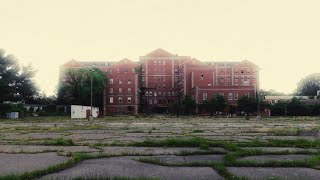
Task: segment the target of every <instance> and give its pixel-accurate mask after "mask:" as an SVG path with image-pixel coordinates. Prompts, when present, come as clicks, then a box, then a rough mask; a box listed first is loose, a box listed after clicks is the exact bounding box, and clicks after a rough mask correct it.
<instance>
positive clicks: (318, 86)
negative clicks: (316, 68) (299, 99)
mask: <svg viewBox="0 0 320 180" xmlns="http://www.w3.org/2000/svg"><path fill="white" fill-rule="evenodd" d="M318 90H320V73H314V74H310V75H308V76H307V77H305V78H303V79H301V80H300V81H299V83H298V87H297V90H296V94H297V95H300V96H316V95H317V91H318Z"/></svg>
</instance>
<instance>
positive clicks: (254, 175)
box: [228, 167, 320, 180]
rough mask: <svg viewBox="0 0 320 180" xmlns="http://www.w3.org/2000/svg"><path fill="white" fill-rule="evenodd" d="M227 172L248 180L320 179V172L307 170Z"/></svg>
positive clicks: (247, 168)
mask: <svg viewBox="0 0 320 180" xmlns="http://www.w3.org/2000/svg"><path fill="white" fill-rule="evenodd" d="M228 170H229V171H230V173H232V174H234V175H236V176H245V177H248V178H249V179H267V178H279V179H287V180H295V179H296V180H298V179H299V180H300V179H308V180H318V179H319V178H320V170H316V169H309V168H260V167H228Z"/></svg>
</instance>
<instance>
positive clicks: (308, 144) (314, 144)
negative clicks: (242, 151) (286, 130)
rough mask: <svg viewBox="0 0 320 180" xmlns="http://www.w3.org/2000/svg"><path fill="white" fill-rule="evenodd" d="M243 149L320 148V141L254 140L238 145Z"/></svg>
mask: <svg viewBox="0 0 320 180" xmlns="http://www.w3.org/2000/svg"><path fill="white" fill-rule="evenodd" d="M238 145H239V146H241V147H298V148H320V139H317V140H313V141H312V140H306V139H297V140H277V139H269V140H267V141H259V140H254V141H251V142H244V143H239V144H238Z"/></svg>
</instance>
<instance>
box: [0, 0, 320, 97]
mask: <svg viewBox="0 0 320 180" xmlns="http://www.w3.org/2000/svg"><path fill="white" fill-rule="evenodd" d="M0 22H1V27H0V48H3V49H4V50H5V51H6V53H8V54H13V55H14V56H15V57H17V58H18V59H19V60H20V62H21V63H22V64H28V63H32V64H33V66H34V67H36V68H37V69H38V74H37V77H36V78H35V79H36V82H37V83H38V84H39V86H40V88H41V90H42V91H45V92H46V94H47V95H52V94H53V93H54V90H55V88H56V86H57V80H58V70H59V66H60V65H61V64H63V63H64V62H67V61H69V60H71V59H75V60H79V61H92V60H94V61H117V60H120V59H122V58H129V59H131V60H134V61H138V59H139V56H142V55H145V54H147V53H149V52H150V51H152V50H154V49H157V48H163V49H165V50H167V51H169V52H171V53H174V54H179V55H187V56H191V57H194V58H197V59H199V60H202V61H241V60H243V59H247V60H249V61H252V62H253V63H255V64H257V65H258V66H260V68H261V72H260V84H261V88H263V89H275V90H277V91H281V92H286V93H290V92H292V91H294V90H295V88H296V85H297V82H298V81H299V80H300V79H301V78H303V77H304V76H306V75H308V74H310V73H315V72H319V71H320V70H319V69H320V68H319V60H320V1H319V0H219V1H218V0H0Z"/></svg>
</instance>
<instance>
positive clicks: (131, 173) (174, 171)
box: [42, 156, 223, 180]
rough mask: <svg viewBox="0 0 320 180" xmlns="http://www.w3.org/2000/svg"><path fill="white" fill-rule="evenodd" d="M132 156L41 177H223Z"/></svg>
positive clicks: (90, 162) (92, 162) (96, 161)
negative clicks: (139, 159) (142, 161)
mask: <svg viewBox="0 0 320 180" xmlns="http://www.w3.org/2000/svg"><path fill="white" fill-rule="evenodd" d="M132 158H135V157H134V156H131V157H129V156H127V157H112V158H103V159H92V160H86V161H83V162H81V163H80V164H78V165H77V166H75V167H73V168H70V169H66V170H64V171H61V172H58V173H54V174H50V175H48V176H45V177H43V178H42V179H71V178H77V177H82V178H99V177H111V178H113V177H120V176H121V177H159V178H161V179H173V180H175V179H186V180H188V179H190V180H191V179H192V180H193V179H223V178H222V177H221V176H220V175H219V174H218V173H217V172H216V171H215V170H213V169H212V168H209V167H166V166H159V165H153V164H147V163H141V162H138V161H134V160H132Z"/></svg>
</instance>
